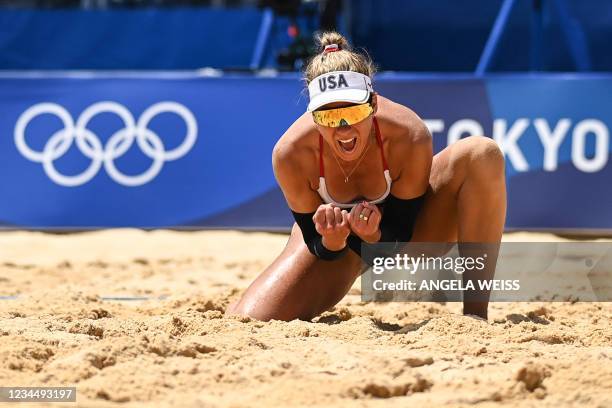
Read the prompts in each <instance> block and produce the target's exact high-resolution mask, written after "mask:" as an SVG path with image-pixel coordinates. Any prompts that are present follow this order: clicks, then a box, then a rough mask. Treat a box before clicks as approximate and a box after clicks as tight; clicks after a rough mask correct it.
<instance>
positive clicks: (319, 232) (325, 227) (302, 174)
mask: <svg viewBox="0 0 612 408" xmlns="http://www.w3.org/2000/svg"><path fill="white" fill-rule="evenodd" d="M298 149H299V147H294V146H289V145H288V144H284V143H283V141H282V140H281V142H279V143H278V144H277V145H276V146H275V148H274V151H273V153H272V166H273V169H274V175H275V177H276V180H277V181H278V184H279V186H280V188H281V190H282V191H283V195H284V196H285V199H286V200H287V204H288V205H289V209H290V210H291V213H292V214H293V218H294V219H295V221H296V223H297V224H298V225H299V227H300V229H301V231H302V236H303V237H304V242H305V243H306V246H307V247H308V250H309V251H310V252H311V253H312V254H313V255H315V256H317V257H318V258H320V259H325V260H333V259H337V258H339V257H340V256H342V255H343V254H344V253H345V249H346V238H347V236H348V235H349V233H350V227H349V226H348V213H347V212H346V211H344V210H340V209H339V208H334V207H332V206H331V205H322V203H321V199H320V197H319V195H318V194H317V193H316V192H315V191H314V190H313V189H312V187H311V185H310V182H309V181H308V173H307V171H306V170H305V168H304V166H303V165H302V164H301V161H300V158H302V159H303V157H304V156H303V155H300V152H299V150H298ZM303 153H305V154H306V157H308V152H307V151H305V152H303Z"/></svg>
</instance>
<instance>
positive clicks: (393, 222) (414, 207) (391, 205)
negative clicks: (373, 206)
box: [380, 194, 425, 242]
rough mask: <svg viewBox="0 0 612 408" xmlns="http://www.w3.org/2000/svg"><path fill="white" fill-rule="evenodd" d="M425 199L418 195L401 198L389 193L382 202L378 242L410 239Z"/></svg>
mask: <svg viewBox="0 0 612 408" xmlns="http://www.w3.org/2000/svg"><path fill="white" fill-rule="evenodd" d="M424 201H425V194H423V195H422V196H420V197H415V198H410V199H407V200H405V199H402V198H397V197H395V196H394V195H393V194H389V196H388V197H387V199H386V200H385V203H384V204H383V207H382V208H383V216H382V219H381V221H380V232H381V236H380V242H408V241H410V240H411V239H412V233H413V232H414V226H415V224H416V219H417V216H418V214H419V211H420V210H421V207H422V206H423V202H424Z"/></svg>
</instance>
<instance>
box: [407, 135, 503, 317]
mask: <svg viewBox="0 0 612 408" xmlns="http://www.w3.org/2000/svg"><path fill="white" fill-rule="evenodd" d="M429 184H430V188H429V191H428V192H427V197H426V200H425V204H424V207H423V209H422V211H421V213H420V214H419V219H418V220H417V225H416V226H415V232H414V235H413V238H412V241H416V242H459V243H460V244H459V251H460V252H462V255H463V256H466V255H471V253H472V252H474V251H481V250H483V249H486V250H489V254H488V255H489V256H488V258H487V262H486V263H485V265H486V266H485V268H484V270H483V271H482V272H481V273H478V274H476V273H471V275H469V276H468V274H465V275H464V280H466V279H471V280H472V279H473V280H477V279H492V278H493V275H494V273H495V263H496V260H497V245H495V244H499V242H500V241H501V236H502V232H503V229H504V223H505V219H506V182H505V175H504V157H503V154H502V153H501V151H500V150H499V147H498V146H497V144H496V143H495V142H494V141H493V140H492V139H489V138H486V137H474V136H473V137H468V138H465V139H461V140H459V141H458V142H456V143H454V144H452V145H451V146H448V147H447V148H446V149H444V150H443V151H441V152H440V153H438V154H437V155H436V156H435V158H434V161H433V163H432V170H431V176H430V180H429ZM461 243H487V244H494V245H485V246H477V248H476V247H474V246H469V245H464V246H463V247H462V245H461ZM487 308H488V293H484V292H464V304H463V312H464V313H465V314H474V315H478V316H481V317H484V318H487Z"/></svg>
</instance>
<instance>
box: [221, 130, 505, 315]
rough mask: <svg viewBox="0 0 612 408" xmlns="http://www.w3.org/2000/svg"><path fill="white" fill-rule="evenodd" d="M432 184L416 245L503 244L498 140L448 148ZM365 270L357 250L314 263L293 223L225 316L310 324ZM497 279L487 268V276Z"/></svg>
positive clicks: (468, 309)
mask: <svg viewBox="0 0 612 408" xmlns="http://www.w3.org/2000/svg"><path fill="white" fill-rule="evenodd" d="M429 183H430V188H429V190H428V192H427V196H426V199H425V203H424V206H423V209H422V211H421V213H420V214H419V219H418V220H417V225H416V227H415V232H414V235H413V238H412V240H413V241H418V242H457V241H458V242H491V243H498V242H499V241H500V239H501V234H502V231H503V226H504V220H505V214H506V189H505V179H504V159H503V155H502V153H501V152H500V150H499V148H498V147H497V145H496V144H495V142H493V141H492V140H491V139H489V138H485V137H469V138H465V139H462V140H460V141H458V142H457V143H454V144H453V145H451V146H449V147H447V148H446V149H444V150H443V151H442V152H440V153H438V154H437V155H436V156H435V157H434V159H433V164H432V170H431V175H430V181H429ZM489 259H491V258H489ZM361 265H362V264H361V261H360V259H359V258H358V257H357V255H355V254H354V253H353V252H352V251H348V253H347V255H346V256H345V257H343V258H341V259H338V260H336V261H331V262H330V261H322V260H319V259H317V258H316V257H315V256H314V255H312V254H311V253H310V252H309V251H308V248H307V247H306V244H304V240H303V238H302V234H301V231H300V229H299V227H297V225H294V226H293V229H292V231H291V236H290V238H289V242H288V243H287V246H286V247H285V249H284V250H283V252H282V253H281V254H280V255H279V256H278V258H276V260H275V261H274V262H273V263H272V265H270V266H269V267H268V268H267V269H266V270H265V271H264V272H263V273H262V274H261V275H260V276H259V277H257V279H256V280H255V281H254V282H253V283H252V284H251V286H249V288H248V289H247V290H246V292H245V293H244V295H243V296H242V298H241V299H240V300H239V301H238V302H236V303H234V304H232V305H231V306H230V307H229V308H228V310H227V313H228V314H241V315H248V316H251V317H254V318H256V319H260V320H270V319H278V320H292V319H311V318H312V317H314V316H316V315H318V314H320V313H322V312H323V311H325V310H327V309H329V308H330V307H332V306H333V305H335V304H336V303H337V302H339V301H340V299H342V297H344V295H345V294H346V292H348V290H349V289H350V287H351V285H352V284H353V282H354V281H355V279H356V278H357V277H358V276H359V274H360V273H361V272H362V268H361ZM492 265H493V267H494V262H492ZM493 273H494V269H493V268H485V275H486V276H489V275H490V276H491V277H492V274H493ZM487 304H488V303H487V302H481V301H479V302H470V301H468V302H466V303H465V304H464V313H469V314H477V315H480V316H483V317H486V310H487Z"/></svg>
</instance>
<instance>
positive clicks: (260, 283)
mask: <svg viewBox="0 0 612 408" xmlns="http://www.w3.org/2000/svg"><path fill="white" fill-rule="evenodd" d="M361 268H362V263H361V260H360V259H359V257H358V256H357V255H356V254H355V253H354V252H353V251H351V250H348V251H347V254H346V255H345V256H343V257H342V258H340V259H337V260H334V261H324V260H320V259H318V258H317V257H316V256H314V255H313V254H311V253H310V251H309V250H308V248H307V247H306V244H305V243H304V238H303V237H302V231H301V230H300V228H299V227H298V225H297V224H294V225H293V228H292V229H291V236H290V237H289V241H288V242H287V246H286V247H285V248H284V249H283V251H282V252H281V254H280V255H279V256H278V257H277V258H276V259H275V260H274V262H272V264H271V265H270V266H269V267H268V268H266V270H264V271H263V273H262V274H261V275H259V276H258V277H257V278H256V279H255V281H254V282H253V283H252V284H251V286H249V287H248V289H247V290H246V292H245V293H244V294H243V295H242V298H241V299H240V300H239V301H238V302H236V303H233V304H231V305H230V307H228V309H227V311H226V313H227V314H240V315H246V316H251V317H253V318H255V319H259V320H271V319H276V320H293V319H303V320H309V319H312V318H313V317H315V316H317V315H319V314H321V313H323V312H324V311H326V310H328V309H329V308H331V307H332V306H334V305H335V304H336V303H338V302H339V301H340V299H342V298H343V297H344V295H346V293H347V292H348V291H349V289H350V288H351V286H352V285H353V282H355V279H357V277H358V276H359V274H360V273H361Z"/></svg>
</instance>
